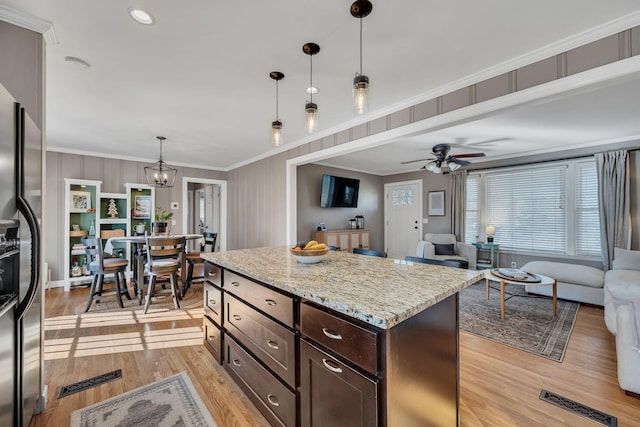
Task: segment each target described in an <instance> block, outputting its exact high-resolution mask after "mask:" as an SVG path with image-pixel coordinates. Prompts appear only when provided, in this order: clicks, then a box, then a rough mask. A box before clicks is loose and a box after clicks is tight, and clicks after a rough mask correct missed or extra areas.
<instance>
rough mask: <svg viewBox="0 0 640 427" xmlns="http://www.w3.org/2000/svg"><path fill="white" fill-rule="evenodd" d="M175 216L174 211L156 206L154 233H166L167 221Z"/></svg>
mask: <svg viewBox="0 0 640 427" xmlns="http://www.w3.org/2000/svg"><path fill="white" fill-rule="evenodd" d="M172 217H173V212H171V211H165V210H164V209H162V208H156V212H155V222H154V223H152V224H151V227H152V232H153V233H154V234H158V233H165V232H166V231H167V221H168V220H170V219H171V218H172Z"/></svg>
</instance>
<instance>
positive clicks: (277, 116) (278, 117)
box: [276, 80, 280, 121]
mask: <svg viewBox="0 0 640 427" xmlns="http://www.w3.org/2000/svg"><path fill="white" fill-rule="evenodd" d="M276 120H277V121H280V115H279V114H278V80H276Z"/></svg>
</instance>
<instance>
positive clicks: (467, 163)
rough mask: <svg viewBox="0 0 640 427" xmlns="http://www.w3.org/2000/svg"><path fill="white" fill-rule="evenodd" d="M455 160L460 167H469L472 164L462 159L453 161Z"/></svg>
mask: <svg viewBox="0 0 640 427" xmlns="http://www.w3.org/2000/svg"><path fill="white" fill-rule="evenodd" d="M453 160H455V162H456V163H457V164H459V165H460V166H469V165H470V164H471V162H468V161H466V160H460V159H453Z"/></svg>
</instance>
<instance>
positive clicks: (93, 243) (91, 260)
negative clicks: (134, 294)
mask: <svg viewBox="0 0 640 427" xmlns="http://www.w3.org/2000/svg"><path fill="white" fill-rule="evenodd" d="M82 244H83V245H84V247H85V254H86V256H87V270H88V271H90V272H91V274H93V280H91V288H90V289H89V300H88V301H87V305H86V307H85V309H84V312H85V313H86V312H87V311H89V308H90V307H91V303H92V302H93V301H94V300H95V302H96V304H97V303H99V302H100V299H101V298H102V296H103V293H102V292H103V287H104V276H105V274H113V276H114V284H115V288H114V293H115V296H116V300H117V301H118V305H119V306H120V308H123V305H122V295H124V296H125V297H126V298H127V299H129V300H130V299H131V296H130V295H129V290H128V289H127V279H126V277H125V271H126V269H127V266H128V265H129V261H127V260H126V259H124V258H110V257H106V256H105V253H104V252H103V251H102V242H101V240H100V239H82Z"/></svg>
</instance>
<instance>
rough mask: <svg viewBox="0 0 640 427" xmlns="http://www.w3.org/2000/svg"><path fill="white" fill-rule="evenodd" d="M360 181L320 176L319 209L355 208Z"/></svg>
mask: <svg viewBox="0 0 640 427" xmlns="http://www.w3.org/2000/svg"><path fill="white" fill-rule="evenodd" d="M359 188H360V180H359V179H354V178H342V177H339V176H333V175H326V174H325V175H322V192H321V195H320V207H321V208H357V207H358V189H359Z"/></svg>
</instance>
